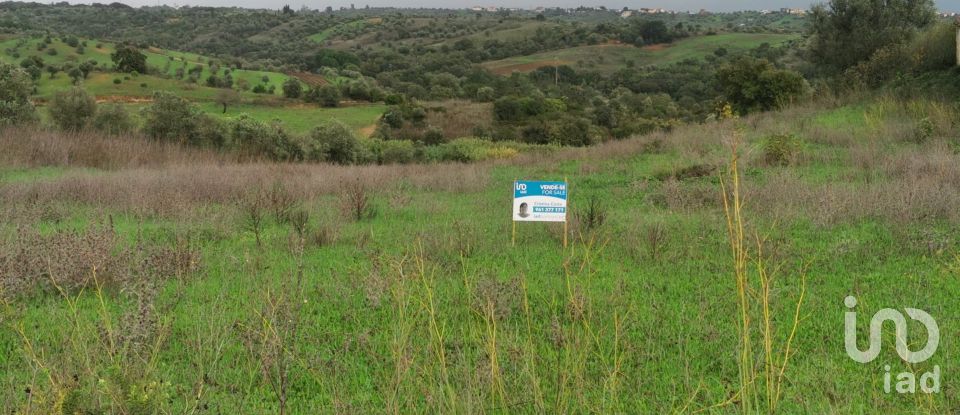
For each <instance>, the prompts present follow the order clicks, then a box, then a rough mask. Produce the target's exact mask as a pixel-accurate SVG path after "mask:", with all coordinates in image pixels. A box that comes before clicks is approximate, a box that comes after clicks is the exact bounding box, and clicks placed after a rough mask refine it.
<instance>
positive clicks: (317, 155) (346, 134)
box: [304, 120, 360, 164]
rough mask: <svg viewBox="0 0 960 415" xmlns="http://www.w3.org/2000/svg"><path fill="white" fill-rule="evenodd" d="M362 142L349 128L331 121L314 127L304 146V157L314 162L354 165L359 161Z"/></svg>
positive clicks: (338, 122)
mask: <svg viewBox="0 0 960 415" xmlns="http://www.w3.org/2000/svg"><path fill="white" fill-rule="evenodd" d="M359 152H360V142H359V140H358V139H357V137H356V135H354V133H353V131H352V130H350V128H349V127H347V126H346V125H344V124H343V123H341V122H340V121H337V120H331V121H328V122H326V123H324V124H321V125H318V126H316V127H314V129H313V130H311V131H310V134H309V135H308V136H307V139H306V143H305V144H304V157H305V159H307V160H312V161H329V162H333V163H337V164H352V163H355V162H356V161H357V156H358V153H359Z"/></svg>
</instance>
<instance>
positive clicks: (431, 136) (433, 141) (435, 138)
mask: <svg viewBox="0 0 960 415" xmlns="http://www.w3.org/2000/svg"><path fill="white" fill-rule="evenodd" d="M444 141H445V140H444V137H443V130H441V129H439V128H437V127H430V128H428V129H427V131H426V132H424V133H423V143H424V144H426V145H428V146H435V145H437V144H442V143H443V142H444Z"/></svg>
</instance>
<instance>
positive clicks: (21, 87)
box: [0, 63, 37, 127]
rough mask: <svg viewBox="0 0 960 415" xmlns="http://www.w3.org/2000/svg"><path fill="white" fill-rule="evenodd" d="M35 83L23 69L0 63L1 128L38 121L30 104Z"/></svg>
mask: <svg viewBox="0 0 960 415" xmlns="http://www.w3.org/2000/svg"><path fill="white" fill-rule="evenodd" d="M32 90H33V81H32V80H31V79H30V75H29V74H28V73H27V72H26V71H24V70H23V69H22V68H18V67H16V66H13V65H10V64H6V63H0V127H2V126H8V125H15V124H25V123H32V122H36V121H37V110H36V109H35V108H34V107H33V104H32V103H31V102H30V93H31V91H32Z"/></svg>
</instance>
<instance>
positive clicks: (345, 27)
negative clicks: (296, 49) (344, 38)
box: [309, 17, 381, 43]
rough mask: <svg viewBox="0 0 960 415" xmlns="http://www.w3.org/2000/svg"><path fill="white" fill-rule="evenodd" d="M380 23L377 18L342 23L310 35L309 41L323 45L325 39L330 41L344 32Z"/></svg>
mask: <svg viewBox="0 0 960 415" xmlns="http://www.w3.org/2000/svg"><path fill="white" fill-rule="evenodd" d="M380 21H381V20H380V18H378V17H377V18H370V19H359V20H354V21H352V22H347V23H343V24H339V25H336V26H334V27H331V28H329V29H326V30H324V31H322V32H320V33H316V34H313V35H311V36H310V37H309V39H310V40H312V41H314V42H317V43H323V42H325V41H327V39H330V38H331V37H332V36H335V35H337V34H340V33H345V32H352V31H358V30H359V29H362V28H364V27H366V26H367V25H371V24H379V23H380Z"/></svg>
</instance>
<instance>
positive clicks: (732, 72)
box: [717, 57, 809, 113]
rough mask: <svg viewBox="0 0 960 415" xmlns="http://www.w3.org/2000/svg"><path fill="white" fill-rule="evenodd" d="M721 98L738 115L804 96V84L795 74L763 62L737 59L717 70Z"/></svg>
mask: <svg viewBox="0 0 960 415" xmlns="http://www.w3.org/2000/svg"><path fill="white" fill-rule="evenodd" d="M717 83H718V84H719V86H720V89H721V90H722V91H723V94H724V96H725V97H726V99H727V100H729V101H730V103H731V104H733V106H734V107H735V108H736V109H737V111H739V112H741V113H746V112H750V111H755V110H761V111H767V110H771V109H775V108H780V107H781V106H783V105H784V104H786V103H788V102H790V101H793V100H795V99H798V98H801V97H803V96H805V95H806V94H807V92H808V90H809V86H808V85H807V81H806V80H804V79H803V76H802V75H800V74H799V73H797V72H795V71H789V70H784V69H777V68H775V67H774V66H773V65H772V64H771V63H770V62H769V61H767V60H766V59H754V58H750V57H741V58H740V59H737V60H736V61H734V62H732V63H728V64H725V65H723V66H722V67H721V68H720V70H718V71H717Z"/></svg>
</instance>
